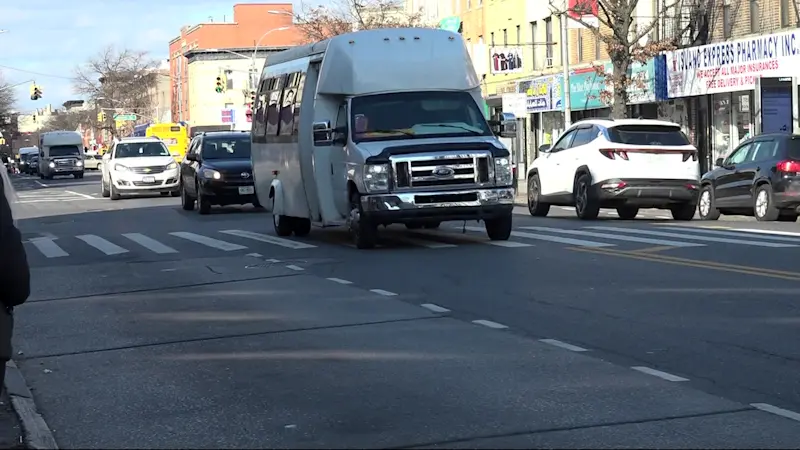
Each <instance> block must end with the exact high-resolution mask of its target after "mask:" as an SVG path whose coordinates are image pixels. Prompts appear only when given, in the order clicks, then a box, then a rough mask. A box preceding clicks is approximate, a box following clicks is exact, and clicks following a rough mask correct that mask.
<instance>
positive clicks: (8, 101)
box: [0, 73, 16, 116]
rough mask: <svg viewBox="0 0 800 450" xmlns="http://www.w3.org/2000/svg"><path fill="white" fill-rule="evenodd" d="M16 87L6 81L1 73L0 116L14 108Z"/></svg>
mask: <svg viewBox="0 0 800 450" xmlns="http://www.w3.org/2000/svg"><path fill="white" fill-rule="evenodd" d="M15 101H16V99H15V98H14V88H13V87H12V86H11V84H9V83H6V82H5V79H4V78H3V74H2V73H0V116H6V115H8V114H10V113H11V110H13V109H14V103H15Z"/></svg>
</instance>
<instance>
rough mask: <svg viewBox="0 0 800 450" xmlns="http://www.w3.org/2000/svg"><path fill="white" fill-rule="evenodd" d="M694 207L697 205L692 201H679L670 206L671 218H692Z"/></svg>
mask: <svg viewBox="0 0 800 450" xmlns="http://www.w3.org/2000/svg"><path fill="white" fill-rule="evenodd" d="M696 209H697V205H695V204H694V203H681V204H680V205H673V206H671V207H670V211H671V212H672V218H673V219H675V220H692V219H693V218H694V211H695V210H696Z"/></svg>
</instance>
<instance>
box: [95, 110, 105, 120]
mask: <svg viewBox="0 0 800 450" xmlns="http://www.w3.org/2000/svg"><path fill="white" fill-rule="evenodd" d="M97 121H98V122H105V121H106V113H104V112H102V111H101V112H99V113H97Z"/></svg>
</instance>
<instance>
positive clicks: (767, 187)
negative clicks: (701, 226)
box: [697, 134, 800, 222]
mask: <svg viewBox="0 0 800 450" xmlns="http://www.w3.org/2000/svg"><path fill="white" fill-rule="evenodd" d="M716 165H717V167H716V168H714V170H712V171H710V172H708V173H706V174H705V175H703V178H702V179H701V180H700V186H701V188H700V189H701V190H700V200H699V202H698V206H697V209H698V212H699V213H700V218H701V219H703V220H717V219H718V218H719V216H720V214H733V215H746V216H755V217H756V219H757V220H759V221H774V220H779V221H781V222H794V221H796V220H797V216H798V213H800V135H791V134H762V135H759V136H756V137H754V138H751V139H748V140H746V141H744V142H742V143H741V144H739V146H738V147H737V148H736V150H734V151H733V152H731V154H730V155H728V157H727V158H724V159H723V158H719V159H717V162H716Z"/></svg>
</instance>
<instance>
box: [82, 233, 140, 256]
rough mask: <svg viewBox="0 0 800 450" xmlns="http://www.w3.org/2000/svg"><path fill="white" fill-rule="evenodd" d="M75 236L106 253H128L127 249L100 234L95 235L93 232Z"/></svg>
mask: <svg viewBox="0 0 800 450" xmlns="http://www.w3.org/2000/svg"><path fill="white" fill-rule="evenodd" d="M75 237H76V238H78V239H80V240H82V241H83V242H86V243H87V244H89V245H91V246H92V247H94V248H96V249H98V250H100V251H101V252H103V253H105V254H106V255H119V254H122V253H128V250H126V249H124V248H122V247H120V246H119V245H117V244H115V243H113V242H110V241H107V240H105V239H103V238H101V237H100V236H95V235H94V234H82V235H80V236H75Z"/></svg>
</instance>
